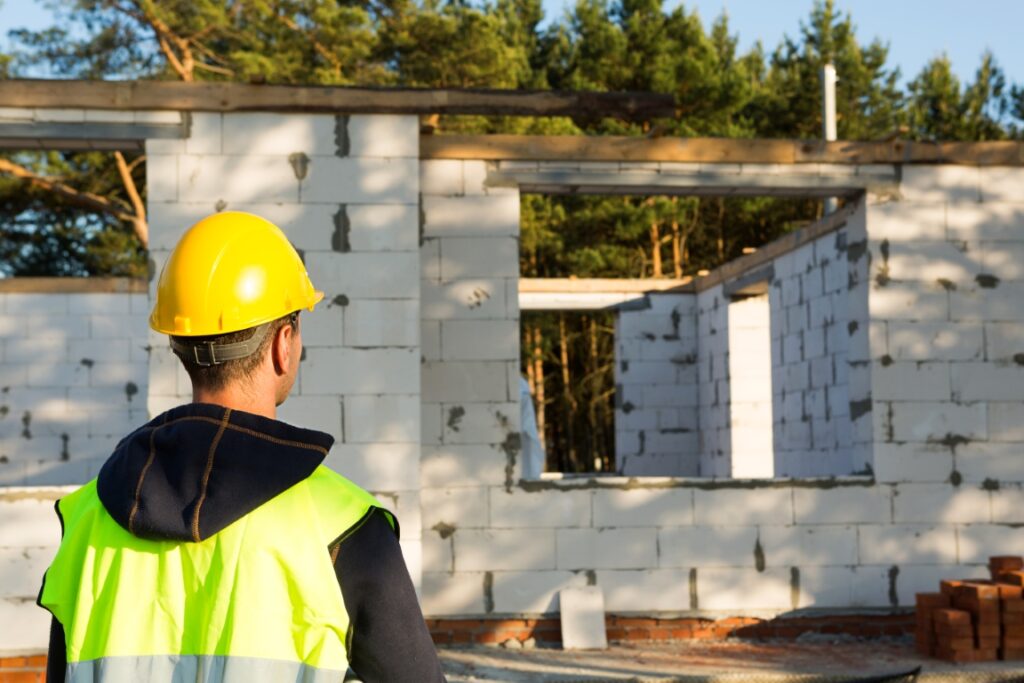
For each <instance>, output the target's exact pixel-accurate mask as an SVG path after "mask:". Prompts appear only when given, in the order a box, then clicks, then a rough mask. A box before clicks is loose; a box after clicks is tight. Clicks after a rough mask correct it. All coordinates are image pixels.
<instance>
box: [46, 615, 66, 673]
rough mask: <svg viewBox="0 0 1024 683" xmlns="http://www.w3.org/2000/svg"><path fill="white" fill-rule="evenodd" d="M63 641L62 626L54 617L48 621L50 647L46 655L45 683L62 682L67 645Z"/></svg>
mask: <svg viewBox="0 0 1024 683" xmlns="http://www.w3.org/2000/svg"><path fill="white" fill-rule="evenodd" d="M64 643H65V641H64V627H63V626H61V624H60V622H59V621H57V618H56V617H54V618H53V619H52V620H51V621H50V648H49V652H47V655H46V683H64V677H65V674H66V673H67V668H68V662H67V655H68V653H67V646H66V645H65V644H64Z"/></svg>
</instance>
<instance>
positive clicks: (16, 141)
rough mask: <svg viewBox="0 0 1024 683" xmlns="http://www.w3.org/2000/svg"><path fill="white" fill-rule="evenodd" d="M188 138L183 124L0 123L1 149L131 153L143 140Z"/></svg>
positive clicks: (140, 145) (138, 147) (140, 147)
mask: <svg viewBox="0 0 1024 683" xmlns="http://www.w3.org/2000/svg"><path fill="white" fill-rule="evenodd" d="M186 137H188V131H187V128H186V125H185V124H177V125H174V124H159V123H97V122H85V123H66V122H37V123H27V122H23V121H18V122H12V123H6V122H0V148H3V149H130V150H141V149H142V145H143V142H144V141H145V140H146V139H182V138H186Z"/></svg>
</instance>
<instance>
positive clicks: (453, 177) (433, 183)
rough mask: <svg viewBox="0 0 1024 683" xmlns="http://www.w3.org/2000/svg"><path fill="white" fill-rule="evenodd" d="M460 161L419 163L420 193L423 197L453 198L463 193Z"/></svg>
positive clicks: (426, 161) (441, 160) (434, 160)
mask: <svg viewBox="0 0 1024 683" xmlns="http://www.w3.org/2000/svg"><path fill="white" fill-rule="evenodd" d="M463 163H464V162H463V161H462V160H461V159H424V160H422V161H420V192H421V193H422V194H423V196H424V197H435V196H436V197H454V196H458V195H462V194H463V193H464V190H463V184H462V166H463Z"/></svg>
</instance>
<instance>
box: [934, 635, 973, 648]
mask: <svg viewBox="0 0 1024 683" xmlns="http://www.w3.org/2000/svg"><path fill="white" fill-rule="evenodd" d="M938 645H939V647H941V648H944V649H946V650H973V649H974V638H973V637H970V638H940V639H939V640H938Z"/></svg>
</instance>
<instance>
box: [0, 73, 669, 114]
mask: <svg viewBox="0 0 1024 683" xmlns="http://www.w3.org/2000/svg"><path fill="white" fill-rule="evenodd" d="M0 102H2V103H3V106H5V107H29V108H30V107H44V108H62V109H114V110H119V109H120V110H153V109H155V110H171V111H215V112H243V111H276V112H322V113H351V114H359V113H376V114H493V115H511V116H578V115H580V114H586V115H588V116H598V117H600V116H608V117H619V118H625V119H653V118H664V117H672V116H675V104H674V101H673V99H672V97H671V96H670V95H661V94H655V93H632V92H626V93H597V92H558V91H541V90H458V89H441V88H434V89H414V88H354V87H338V86H295V85H253V84H248V83H212V82H209V83H183V82H178V81H58V80H32V79H27V80H7V81H0Z"/></svg>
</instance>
